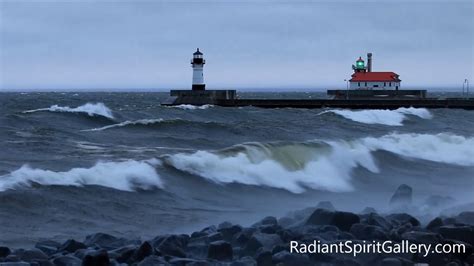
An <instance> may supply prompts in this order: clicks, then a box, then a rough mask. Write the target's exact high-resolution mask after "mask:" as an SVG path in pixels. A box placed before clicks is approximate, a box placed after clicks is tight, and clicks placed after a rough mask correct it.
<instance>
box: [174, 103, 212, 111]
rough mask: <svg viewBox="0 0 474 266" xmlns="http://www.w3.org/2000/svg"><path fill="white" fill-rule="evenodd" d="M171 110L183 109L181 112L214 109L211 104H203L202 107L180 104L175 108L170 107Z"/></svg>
mask: <svg viewBox="0 0 474 266" xmlns="http://www.w3.org/2000/svg"><path fill="white" fill-rule="evenodd" d="M171 107H172V108H178V109H183V110H196V109H200V110H204V109H209V108H211V107H214V105H212V104H204V105H191V104H180V105H176V106H171Z"/></svg>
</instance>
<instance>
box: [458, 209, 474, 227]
mask: <svg viewBox="0 0 474 266" xmlns="http://www.w3.org/2000/svg"><path fill="white" fill-rule="evenodd" d="M456 221H458V222H460V223H463V224H469V225H474V212H461V213H460V214H459V215H458V216H457V217H456Z"/></svg>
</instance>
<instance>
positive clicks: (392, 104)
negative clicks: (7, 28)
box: [162, 97, 474, 110]
mask: <svg viewBox="0 0 474 266" xmlns="http://www.w3.org/2000/svg"><path fill="white" fill-rule="evenodd" d="M169 100H171V101H167V102H163V103H162V105H165V106H173V105H181V104H192V105H203V104H213V105H216V106H223V107H243V106H254V107H261V108H348V109H397V108H401V107H415V108H452V109H466V110H474V99H473V98H470V99H459V98H448V99H430V98H425V99H413V100H405V99H219V98H217V99H206V98H199V97H197V98H195V99H193V98H192V97H183V98H180V97H176V98H172V99H169Z"/></svg>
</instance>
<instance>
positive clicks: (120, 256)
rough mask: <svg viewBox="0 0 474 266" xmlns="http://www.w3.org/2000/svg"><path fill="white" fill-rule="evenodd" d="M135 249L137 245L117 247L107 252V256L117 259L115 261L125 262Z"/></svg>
mask: <svg viewBox="0 0 474 266" xmlns="http://www.w3.org/2000/svg"><path fill="white" fill-rule="evenodd" d="M136 249H137V246H135V245H128V246H124V247H121V248H117V249H114V250H112V251H110V252H109V257H110V258H112V259H115V260H117V262H119V263H126V262H127V261H129V260H130V259H131V258H132V256H133V254H134V253H135V250H136Z"/></svg>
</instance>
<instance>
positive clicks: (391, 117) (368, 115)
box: [320, 107, 433, 126]
mask: <svg viewBox="0 0 474 266" xmlns="http://www.w3.org/2000/svg"><path fill="white" fill-rule="evenodd" d="M325 113H334V114H337V115H340V116H342V117H344V118H346V119H349V120H352V121H355V122H359V123H364V124H381V125H387V126H402V125H403V121H405V120H406V119H408V117H407V115H413V116H417V117H419V118H423V119H431V118H432V117H433V116H432V114H431V113H430V111H428V110H427V109H425V108H413V107H410V108H405V107H402V108H398V109H396V110H359V111H353V110H328V111H324V112H322V113H320V114H325Z"/></svg>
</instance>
